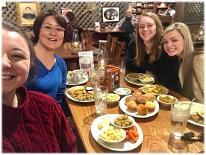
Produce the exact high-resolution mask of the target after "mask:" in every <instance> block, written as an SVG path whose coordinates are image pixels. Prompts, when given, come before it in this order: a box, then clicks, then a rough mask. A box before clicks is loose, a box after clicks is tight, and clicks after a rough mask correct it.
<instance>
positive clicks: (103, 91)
mask: <svg viewBox="0 0 206 155" xmlns="http://www.w3.org/2000/svg"><path fill="white" fill-rule="evenodd" d="M107 93H108V87H107V86H103V85H96V86H95V87H94V94H95V110H96V114H97V115H103V114H105V111H106V109H107V102H106V100H105V98H106V96H107Z"/></svg>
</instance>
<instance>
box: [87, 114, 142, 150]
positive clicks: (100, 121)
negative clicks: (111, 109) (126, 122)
mask: <svg viewBox="0 0 206 155" xmlns="http://www.w3.org/2000/svg"><path fill="white" fill-rule="evenodd" d="M118 116H120V114H107V115H103V116H99V117H97V118H96V119H95V120H94V121H93V122H92V124H91V135H92V137H93V138H94V140H95V141H96V142H97V143H99V144H100V145H101V146H103V147H105V148H107V149H109V150H113V151H120V152H125V151H130V150H133V149H135V148H137V147H138V146H139V145H140V144H141V143H142V141H143V132H142V129H141V128H140V126H139V125H138V124H137V123H136V122H135V123H134V125H133V126H132V127H131V128H128V129H121V131H122V130H125V131H126V134H127V133H128V132H132V131H134V132H136V137H135V139H133V140H134V141H132V139H130V138H125V139H124V140H123V141H122V139H120V140H119V141H118V142H115V143H110V142H109V143H108V142H107V141H104V140H102V138H100V135H101V133H102V132H103V131H102V130H105V128H106V129H107V128H114V126H113V125H112V124H111V121H112V120H114V119H115V118H117V117H118ZM108 126H112V127H108ZM119 129H120V128H119ZM126 137H128V136H126ZM108 138H109V137H108Z"/></svg>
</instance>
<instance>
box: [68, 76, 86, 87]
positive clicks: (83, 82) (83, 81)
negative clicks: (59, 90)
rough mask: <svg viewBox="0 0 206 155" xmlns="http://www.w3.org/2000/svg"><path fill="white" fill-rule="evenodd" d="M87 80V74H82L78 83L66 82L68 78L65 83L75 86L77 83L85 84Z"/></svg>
mask: <svg viewBox="0 0 206 155" xmlns="http://www.w3.org/2000/svg"><path fill="white" fill-rule="evenodd" d="M88 81H89V78H88V76H83V78H82V80H81V81H79V82H78V83H73V82H71V83H69V82H68V79H67V81H66V85H68V86H77V85H81V84H85V83H87V82H88Z"/></svg>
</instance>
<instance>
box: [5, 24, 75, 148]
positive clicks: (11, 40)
mask: <svg viewBox="0 0 206 155" xmlns="http://www.w3.org/2000/svg"><path fill="white" fill-rule="evenodd" d="M2 43H3V53H2V89H3V91H2V96H3V106H2V107H3V138H2V141H3V152H77V147H76V137H75V135H74V134H73V132H72V130H71V128H70V126H69V124H68V123H67V120H66V118H65V115H64V113H63V111H62V110H61V107H60V106H59V105H58V104H57V103H56V101H55V100H54V99H53V98H52V97H50V96H47V95H45V94H42V93H39V92H35V91H27V90H26V88H24V87H23V86H22V85H23V84H24V83H25V81H26V80H27V78H28V75H29V74H32V68H33V67H32V66H33V60H34V57H35V54H34V50H33V47H32V44H31V43H30V41H29V39H28V37H27V36H26V35H25V34H24V32H23V30H22V29H21V28H20V27H19V26H18V25H16V24H15V23H12V22H10V21H7V20H4V21H3V39H2ZM30 77H31V76H30Z"/></svg>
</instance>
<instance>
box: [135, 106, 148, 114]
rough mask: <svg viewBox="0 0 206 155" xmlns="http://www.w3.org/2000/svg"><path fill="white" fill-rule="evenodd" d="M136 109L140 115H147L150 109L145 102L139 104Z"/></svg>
mask: <svg viewBox="0 0 206 155" xmlns="http://www.w3.org/2000/svg"><path fill="white" fill-rule="evenodd" d="M136 110H137V112H138V114H139V115H147V113H148V109H147V107H146V106H145V105H144V104H138V105H137V109H136Z"/></svg>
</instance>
